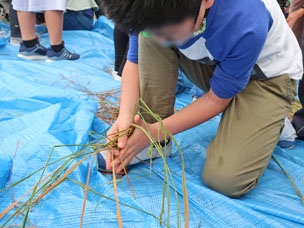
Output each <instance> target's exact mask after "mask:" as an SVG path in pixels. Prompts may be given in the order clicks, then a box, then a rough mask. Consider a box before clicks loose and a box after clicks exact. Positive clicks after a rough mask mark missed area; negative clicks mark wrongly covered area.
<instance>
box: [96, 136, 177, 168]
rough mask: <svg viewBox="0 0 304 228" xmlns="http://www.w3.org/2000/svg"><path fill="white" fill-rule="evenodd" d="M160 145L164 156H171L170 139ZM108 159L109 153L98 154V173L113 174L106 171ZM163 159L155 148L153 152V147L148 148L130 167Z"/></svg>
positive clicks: (138, 155) (139, 154)
mask: <svg viewBox="0 0 304 228" xmlns="http://www.w3.org/2000/svg"><path fill="white" fill-rule="evenodd" d="M160 145H161V147H162V151H163V153H164V154H166V156H167V157H169V156H170V155H171V150H172V141H171V140H170V139H168V140H167V141H166V142H165V141H161V142H160ZM106 157H107V151H102V152H100V153H98V154H97V168H98V171H99V172H101V173H102V174H112V171H111V170H110V171H109V170H106ZM159 157H161V156H160V154H159V152H158V151H157V150H156V149H155V148H154V147H153V148H152V150H151V147H150V146H148V147H146V148H145V149H144V150H142V151H141V152H140V153H138V154H137V156H136V157H135V158H133V160H132V161H131V162H130V163H129V165H128V167H126V168H129V167H130V166H133V165H136V164H138V163H140V162H143V161H149V160H150V158H152V159H155V158H159Z"/></svg>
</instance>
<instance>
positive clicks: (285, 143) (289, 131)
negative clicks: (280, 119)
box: [278, 117, 297, 150]
mask: <svg viewBox="0 0 304 228" xmlns="http://www.w3.org/2000/svg"><path fill="white" fill-rule="evenodd" d="M296 138H297V134H296V130H295V129H294V127H293V125H292V124H291V122H290V121H289V119H288V118H287V117H286V118H285V121H284V128H283V130H282V132H281V136H280V141H279V143H278V146H279V147H281V148H282V149H285V150H290V149H292V148H293V147H295V145H296Z"/></svg>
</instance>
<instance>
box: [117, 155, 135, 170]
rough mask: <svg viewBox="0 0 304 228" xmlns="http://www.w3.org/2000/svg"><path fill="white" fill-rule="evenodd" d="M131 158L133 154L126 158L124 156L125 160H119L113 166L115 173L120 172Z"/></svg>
mask: <svg viewBox="0 0 304 228" xmlns="http://www.w3.org/2000/svg"><path fill="white" fill-rule="evenodd" d="M132 159H133V156H132V155H130V156H128V157H127V158H125V160H123V161H121V162H120V163H119V164H118V165H117V166H116V167H115V172H116V173H120V172H122V171H123V170H124V169H125V168H126V167H127V166H128V164H129V163H130V162H131V160H132Z"/></svg>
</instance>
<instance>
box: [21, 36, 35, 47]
mask: <svg viewBox="0 0 304 228" xmlns="http://www.w3.org/2000/svg"><path fill="white" fill-rule="evenodd" d="M22 42H23V44H24V46H25V47H27V48H32V47H34V46H35V45H36V44H38V39H37V38H35V39H33V40H23V41H22Z"/></svg>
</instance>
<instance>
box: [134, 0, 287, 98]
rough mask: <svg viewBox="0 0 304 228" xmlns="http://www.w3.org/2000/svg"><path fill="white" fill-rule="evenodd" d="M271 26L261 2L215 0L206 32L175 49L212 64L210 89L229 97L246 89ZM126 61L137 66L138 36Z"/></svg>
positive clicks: (252, 0) (260, 0)
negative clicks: (213, 66)
mask: <svg viewBox="0 0 304 228" xmlns="http://www.w3.org/2000/svg"><path fill="white" fill-rule="evenodd" d="M264 1H265V2H267V1H273V0H264ZM273 2H275V1H273ZM275 4H276V5H278V4H277V3H276V2H275ZM271 7H272V8H274V9H272V10H274V11H275V10H276V9H275V7H277V10H280V8H279V7H278V6H275V5H273V6H271ZM280 14H282V13H281V12H280ZM278 17H279V16H278ZM282 17H283V15H282ZM272 25H273V17H272V15H271V13H270V11H269V9H268V8H267V7H266V5H265V4H264V2H263V1H262V0H246V1H244V0H215V1H214V4H213V6H212V7H211V8H210V11H209V14H208V16H207V18H206V29H205V31H204V32H203V33H202V34H199V35H198V36H196V37H193V38H192V39H191V40H189V41H188V42H187V43H185V44H184V45H183V46H180V47H177V48H178V49H179V50H180V51H181V52H182V53H183V54H184V55H185V56H187V57H188V58H189V59H192V60H194V61H199V62H202V63H204V64H211V65H212V64H215V65H216V67H215V70H214V74H213V76H212V78H211V80H210V86H211V88H212V90H213V92H214V93H215V94H216V95H217V96H218V97H220V98H232V97H234V96H235V95H237V94H238V93H239V92H240V91H242V90H243V89H244V88H245V87H246V86H247V84H248V81H249V79H250V77H251V75H252V72H253V67H254V66H255V64H256V62H257V60H258V58H259V55H260V54H261V52H262V50H263V47H264V45H265V42H266V40H267V37H268V33H269V31H270V29H271V28H272ZM128 60H129V61H131V62H133V63H138V36H137V35H131V37H130V47H129V53H128ZM277 76H278V75H277ZM202 77H203V75H202ZM266 77H267V76H266Z"/></svg>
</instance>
